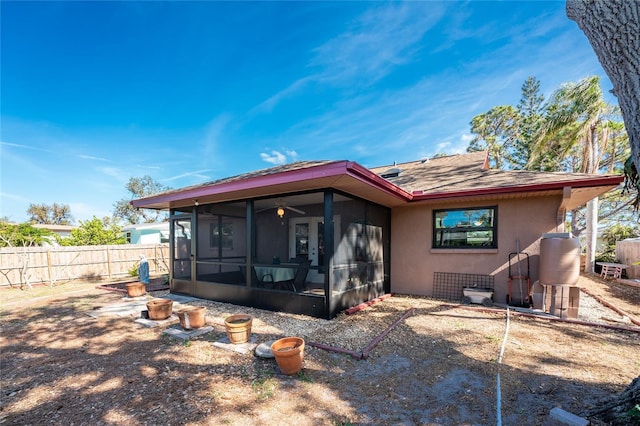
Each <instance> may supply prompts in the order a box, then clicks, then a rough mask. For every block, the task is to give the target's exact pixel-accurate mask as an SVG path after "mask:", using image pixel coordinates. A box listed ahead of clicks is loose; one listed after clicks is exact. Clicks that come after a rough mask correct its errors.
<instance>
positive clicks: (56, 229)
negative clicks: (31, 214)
mask: <svg viewBox="0 0 640 426" xmlns="http://www.w3.org/2000/svg"><path fill="white" fill-rule="evenodd" d="M31 226H33V227H34V228H38V229H46V230H47V231H51V232H53V233H54V234H56V235H57V236H59V237H61V238H68V237H70V236H71V231H73V230H74V229H78V227H77V226H73V225H53V224H48V223H34V224H33V225H31Z"/></svg>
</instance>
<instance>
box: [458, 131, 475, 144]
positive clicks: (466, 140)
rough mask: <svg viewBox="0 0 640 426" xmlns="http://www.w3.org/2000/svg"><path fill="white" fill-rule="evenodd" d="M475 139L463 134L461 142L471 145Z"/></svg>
mask: <svg viewBox="0 0 640 426" xmlns="http://www.w3.org/2000/svg"><path fill="white" fill-rule="evenodd" d="M474 137H475V136H473V135H471V134H469V133H463V134H462V135H460V142H464V143H469V142H471V141H472V140H473V138H474Z"/></svg>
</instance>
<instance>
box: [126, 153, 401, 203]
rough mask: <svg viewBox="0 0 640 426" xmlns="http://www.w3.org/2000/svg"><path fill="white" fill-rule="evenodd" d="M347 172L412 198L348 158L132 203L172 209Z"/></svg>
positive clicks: (398, 196)
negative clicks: (225, 195) (220, 197)
mask: <svg viewBox="0 0 640 426" xmlns="http://www.w3.org/2000/svg"><path fill="white" fill-rule="evenodd" d="M344 176H346V177H349V178H352V179H355V180H356V181H358V182H360V183H363V184H365V185H368V186H370V187H373V188H375V189H377V190H380V191H383V192H384V193H386V194H387V195H391V196H392V197H393V198H395V199H398V200H399V201H400V202H403V203H404V202H408V201H409V200H411V198H412V195H411V194H410V193H409V192H407V191H405V190H403V189H402V188H400V187H398V186H396V185H394V184H392V183H390V182H389V181H387V180H386V179H383V178H381V177H380V176H378V175H376V174H375V173H373V172H371V171H370V170H369V169H367V168H365V167H363V166H361V165H359V164H357V163H355V162H352V161H346V160H345V161H335V162H332V163H328V164H321V165H317V166H311V167H306V168H302V169H296V170H288V171H283V172H279V173H273V174H268V175H262V176H255V177H249V178H245V179H239V180H234V181H230V182H223V183H212V184H209V185H202V186H196V187H191V188H187V189H184V190H178V191H173V192H168V193H164V194H158V195H154V196H150V197H145V198H139V199H136V200H132V201H131V204H132V205H133V206H134V207H136V208H150V209H169V208H171V207H176V206H182V205H193V204H194V203H195V201H196V200H198V202H199V203H206V202H207V198H213V197H216V196H221V195H224V194H230V193H234V194H235V195H234V197H233V198H234V199H242V194H248V193H249V192H252V193H253V195H252V196H255V191H256V190H260V189H265V190H266V189H268V191H264V193H263V194H260V195H265V196H268V195H273V194H274V193H276V192H277V191H276V189H277V188H279V187H282V188H284V187H286V186H287V185H291V184H293V183H298V184H299V183H301V182H306V183H308V182H313V181H317V182H318V183H320V182H322V185H315V186H314V185H309V187H308V188H307V189H316V186H318V187H330V186H331V183H332V182H335V181H337V180H338V179H339V178H340V177H344ZM336 187H337V188H338V189H339V185H336ZM247 198H250V197H247Z"/></svg>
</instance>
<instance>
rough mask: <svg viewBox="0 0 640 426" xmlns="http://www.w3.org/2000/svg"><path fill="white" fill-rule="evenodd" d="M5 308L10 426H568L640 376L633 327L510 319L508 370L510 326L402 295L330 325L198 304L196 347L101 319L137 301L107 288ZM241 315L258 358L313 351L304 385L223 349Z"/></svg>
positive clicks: (1, 332)
mask: <svg viewBox="0 0 640 426" xmlns="http://www.w3.org/2000/svg"><path fill="white" fill-rule="evenodd" d="M580 285H581V286H584V287H588V289H589V291H591V292H593V293H598V292H599V294H600V296H601V297H603V298H604V299H606V300H608V301H610V302H611V303H613V304H616V305H619V307H620V308H621V309H623V310H625V311H626V312H628V313H629V314H630V315H633V316H637V317H639V318H640V289H639V288H621V289H617V285H616V284H614V283H611V282H608V281H603V280H600V279H599V278H597V277H591V278H588V277H582V279H581V282H580ZM163 295H166V292H156V293H153V296H156V297H158V296H163ZM0 297H1V299H2V316H1V329H0V344H1V346H0V347H1V350H2V365H1V377H0V385H1V392H2V394H1V397H2V400H1V408H0V424H7V425H27V424H43V423H46V424H59V425H81V424H91V425H116V424H117V425H145V424H149V425H158V424H162V425H201V424H212V425H213V424H215V425H219V424H228V425H247V424H256V425H262V424H273V425H281V424H297V425H314V426H315V425H356V424H362V425H365V424H376V425H399V424H402V425H430V424H433V425H490V424H496V420H497V416H498V415H499V416H500V417H501V420H502V423H503V424H505V425H554V424H557V423H555V422H554V420H552V419H551V418H550V415H549V413H550V410H551V409H552V408H554V407H561V408H563V409H565V410H567V411H569V412H572V413H574V414H577V415H582V414H583V413H586V412H587V411H589V410H592V409H594V408H595V407H598V406H599V405H601V404H602V403H603V401H605V400H607V399H608V398H610V397H612V396H613V395H615V394H617V393H619V392H621V391H622V390H623V389H624V388H625V387H626V386H627V385H628V384H629V383H630V382H631V380H632V379H634V378H635V377H637V376H638V375H640V357H639V356H638V353H639V352H640V327H638V326H635V325H634V324H617V323H616V324H611V325H612V326H618V327H620V328H624V327H627V328H630V329H633V330H630V331H624V330H614V329H610V328H603V327H596V326H585V325H576V324H569V323H566V322H560V321H550V320H546V319H537V318H530V317H523V316H518V315H515V314H513V315H509V328H508V335H507V338H506V343H505V344H504V352H503V355H502V358H501V364H500V363H499V362H498V360H499V359H500V353H501V348H502V345H503V339H504V336H505V330H506V329H507V315H506V313H505V311H499V310H497V311H495V312H491V311H488V310H486V309H470V308H468V307H467V308H465V307H459V306H453V305H450V304H445V303H443V302H439V301H434V300H430V299H426V298H416V297H403V296H397V295H396V296H394V297H390V298H388V299H386V300H384V301H382V302H380V303H377V304H374V305H373V306H371V307H369V308H367V309H365V310H363V311H360V312H359V313H356V314H354V315H340V316H338V317H337V318H336V319H334V320H331V321H326V320H320V319H314V318H309V317H304V316H300V315H290V314H282V313H274V312H268V311H261V310H256V309H248V308H243V307H239V306H234V305H228V304H222V303H216V302H211V301H194V302H190V303H191V304H195V305H204V306H207V310H208V317H207V320H208V324H209V325H212V326H213V328H214V330H213V331H212V332H210V333H208V334H205V335H203V336H201V337H198V338H195V339H192V340H186V341H183V340H180V339H177V338H175V337H170V336H168V335H167V334H164V333H163V332H162V331H163V330H162V328H147V327H144V326H142V325H140V324H138V323H136V322H134V319H135V317H134V316H127V317H116V316H99V317H98V318H93V317H91V316H89V315H88V313H91V312H94V311H96V310H98V308H101V307H105V306H109V305H113V304H118V303H122V302H123V300H122V294H119V293H114V292H108V291H105V290H99V289H96V288H95V284H77V283H76V284H66V285H64V286H61V287H57V288H55V289H47V288H44V289H36V290H32V291H20V290H2V291H0ZM241 312H242V313H249V314H251V315H253V316H254V324H253V335H254V337H255V338H256V341H257V342H258V343H259V342H265V341H269V340H274V339H276V338H279V337H281V336H285V335H298V336H300V337H303V338H304V339H305V341H306V342H307V345H306V348H305V357H304V368H303V370H302V371H301V372H300V373H298V374H297V375H295V376H284V375H282V374H280V372H279V369H278V367H277V365H276V362H275V361H274V360H273V359H264V358H259V357H256V356H254V355H253V354H239V353H236V352H233V351H229V350H226V349H222V348H218V347H216V346H214V345H213V343H214V342H217V341H219V340H220V339H222V338H223V337H224V335H225V332H224V327H223V318H224V317H225V316H227V315H229V314H233V313H241ZM403 315H406V317H405V318H404V319H402V317H403ZM396 321H398V323H397V325H396V326H395V327H393V328H391V329H388V327H390V326H391V325H392V324H393V323H394V322H396ZM172 327H178V328H179V325H173V326H172ZM385 330H388V331H389V332H388V334H387V335H386V336H385V337H383V338H381V339H380V340H379V343H378V344H377V345H375V346H373V347H372V348H371V351H370V353H369V356H368V358H367V359H362V360H358V359H356V358H354V357H352V356H350V355H348V354H345V353H340V352H332V351H327V350H323V349H319V348H317V347H314V346H313V344H314V343H317V344H322V345H326V346H332V347H339V348H343V349H346V350H349V351H354V352H358V351H362V349H364V348H366V347H367V345H370V344H371V342H372V341H373V340H374V339H376V337H378V336H380V335H381V333H383V332H384V331H385ZM498 374H499V375H500V382H501V386H500V392H499V394H500V410H498V409H497V406H498V403H497V401H498V397H497V395H498V392H497V390H496V389H497V388H496V382H497V377H498ZM590 420H592V422H593V423H594V424H604V423H603V422H602V421H601V420H599V419H597V418H591V419H590Z"/></svg>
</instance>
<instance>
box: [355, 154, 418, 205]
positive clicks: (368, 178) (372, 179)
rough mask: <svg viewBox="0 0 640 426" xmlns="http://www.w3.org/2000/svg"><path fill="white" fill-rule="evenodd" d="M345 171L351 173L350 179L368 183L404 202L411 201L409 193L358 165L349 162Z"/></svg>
mask: <svg viewBox="0 0 640 426" xmlns="http://www.w3.org/2000/svg"><path fill="white" fill-rule="evenodd" d="M347 170H349V171H351V173H349V175H350V176H351V177H353V178H355V179H358V180H360V181H361V182H365V183H368V184H369V185H371V186H375V187H376V188H378V189H380V190H383V191H387V192H389V193H392V194H393V195H396V196H398V197H399V198H403V199H404V200H405V201H411V199H412V198H413V196H412V195H411V193H409V192H407V191H405V190H404V189H402V188H400V187H399V186H397V185H394V184H392V183H391V182H389V181H388V180H386V179H384V178H382V177H380V176H379V175H377V174H376V173H373V172H372V171H371V170H369V169H367V168H366V167H363V166H361V165H360V164H358V163H355V162H353V161H350V162H349V164H348V165H347Z"/></svg>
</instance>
